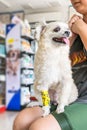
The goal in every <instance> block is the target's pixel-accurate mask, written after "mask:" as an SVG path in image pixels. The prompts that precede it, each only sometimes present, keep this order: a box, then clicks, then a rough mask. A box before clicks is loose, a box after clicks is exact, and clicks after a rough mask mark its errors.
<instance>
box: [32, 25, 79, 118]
mask: <svg viewBox="0 0 87 130" xmlns="http://www.w3.org/2000/svg"><path fill="white" fill-rule="evenodd" d="M70 35H71V32H70V30H69V28H68V25H67V24H66V23H62V22H52V23H49V24H46V25H44V26H41V25H40V26H38V27H37V28H36V38H37V40H38V49H37V52H36V55H35V63H34V67H35V68H34V72H35V83H34V88H35V93H36V97H37V99H38V101H39V102H40V104H41V105H43V104H44V106H43V107H42V108H43V110H44V113H43V116H45V115H48V114H49V113H50V105H49V103H48V102H49V95H48V93H47V92H48V91H49V89H51V88H52V89H55V90H56V93H57V103H58V107H57V110H56V111H57V113H61V112H64V107H65V106H67V105H69V104H70V103H72V102H74V101H75V100H76V99H77V97H78V91H77V88H76V86H75V84H74V81H73V79H72V71H71V62H70V59H69V50H70V47H69V40H68V38H69V36H70ZM46 96H47V97H46Z"/></svg>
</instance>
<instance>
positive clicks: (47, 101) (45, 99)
mask: <svg viewBox="0 0 87 130" xmlns="http://www.w3.org/2000/svg"><path fill="white" fill-rule="evenodd" d="M41 95H42V101H43V106H49V104H50V98H49V93H48V91H42V92H41Z"/></svg>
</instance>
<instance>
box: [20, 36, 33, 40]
mask: <svg viewBox="0 0 87 130" xmlns="http://www.w3.org/2000/svg"><path fill="white" fill-rule="evenodd" d="M21 38H23V39H26V40H28V41H33V40H34V37H32V36H25V35H22V36H21Z"/></svg>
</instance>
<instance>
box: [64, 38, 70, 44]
mask: <svg viewBox="0 0 87 130" xmlns="http://www.w3.org/2000/svg"><path fill="white" fill-rule="evenodd" d="M63 41H64V42H65V43H66V44H68V45H69V43H70V41H69V39H68V38H66V37H65V38H63Z"/></svg>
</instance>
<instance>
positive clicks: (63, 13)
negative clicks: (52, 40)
mask: <svg viewBox="0 0 87 130" xmlns="http://www.w3.org/2000/svg"><path fill="white" fill-rule="evenodd" d="M68 15H69V14H68V7H62V8H60V10H59V11H57V12H47V13H34V14H27V15H25V18H26V19H28V21H29V22H30V23H31V22H38V21H41V20H42V19H43V18H45V20H46V21H54V20H56V21H65V22H66V21H67V20H68V17H69V16H68Z"/></svg>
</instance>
